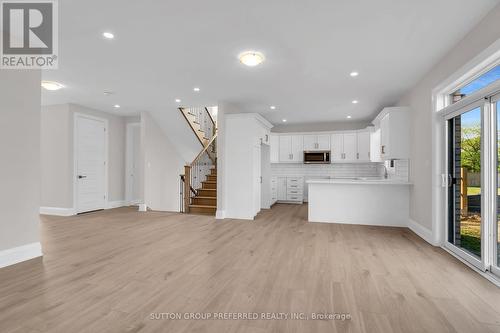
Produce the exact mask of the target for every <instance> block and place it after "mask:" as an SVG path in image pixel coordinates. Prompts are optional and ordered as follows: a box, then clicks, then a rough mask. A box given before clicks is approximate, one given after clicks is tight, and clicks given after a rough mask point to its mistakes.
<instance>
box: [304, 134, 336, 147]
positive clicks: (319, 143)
mask: <svg viewBox="0 0 500 333" xmlns="http://www.w3.org/2000/svg"><path fill="white" fill-rule="evenodd" d="M304 150H306V151H314V150H330V135H329V134H320V135H314V134H310V135H304Z"/></svg>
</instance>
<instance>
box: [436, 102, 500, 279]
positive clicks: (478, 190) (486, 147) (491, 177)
mask: <svg viewBox="0 0 500 333" xmlns="http://www.w3.org/2000/svg"><path fill="white" fill-rule="evenodd" d="M499 100H500V94H498V95H494V96H491V95H490V96H486V98H484V99H481V100H478V101H476V102H474V103H472V104H470V105H468V106H465V107H462V108H461V109H456V110H454V111H453V112H451V113H449V114H448V115H447V116H445V120H446V131H447V163H446V164H447V174H446V176H445V177H444V184H445V185H446V186H447V206H448V207H447V233H446V234H447V243H446V247H447V248H448V249H449V250H451V251H452V252H454V253H455V254H456V255H458V256H460V257H461V258H462V259H464V260H466V261H468V262H469V263H471V264H472V265H474V266H476V267H477V268H479V269H481V270H483V271H490V272H492V273H494V274H496V275H498V276H500V108H499V103H500V101H499Z"/></svg>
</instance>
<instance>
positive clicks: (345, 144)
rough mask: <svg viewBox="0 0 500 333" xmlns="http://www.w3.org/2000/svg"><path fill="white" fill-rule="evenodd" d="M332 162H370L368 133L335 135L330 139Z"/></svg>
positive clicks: (358, 132)
mask: <svg viewBox="0 0 500 333" xmlns="http://www.w3.org/2000/svg"><path fill="white" fill-rule="evenodd" d="M331 147H332V152H331V160H332V162H343V163H357V162H370V132H368V131H357V132H350V133H335V134H332V137H331Z"/></svg>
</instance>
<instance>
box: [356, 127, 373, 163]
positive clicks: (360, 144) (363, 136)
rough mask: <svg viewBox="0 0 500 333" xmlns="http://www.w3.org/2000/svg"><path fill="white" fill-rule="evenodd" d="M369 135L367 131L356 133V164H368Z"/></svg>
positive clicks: (369, 150)
mask: <svg viewBox="0 0 500 333" xmlns="http://www.w3.org/2000/svg"><path fill="white" fill-rule="evenodd" d="M370 134H371V133H370V132H368V131H363V132H358V133H357V136H358V138H357V139H358V140H357V148H358V152H357V155H356V159H357V160H358V162H370V155H371V149H370Z"/></svg>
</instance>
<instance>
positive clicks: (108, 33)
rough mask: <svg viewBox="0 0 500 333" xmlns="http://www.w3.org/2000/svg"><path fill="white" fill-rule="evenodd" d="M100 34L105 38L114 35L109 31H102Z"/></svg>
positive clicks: (111, 37)
mask: <svg viewBox="0 0 500 333" xmlns="http://www.w3.org/2000/svg"><path fill="white" fill-rule="evenodd" d="M102 36H103V37H104V38H106V39H113V38H115V35H113V34H112V33H111V32H108V31H106V32H103V33H102Z"/></svg>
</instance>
